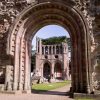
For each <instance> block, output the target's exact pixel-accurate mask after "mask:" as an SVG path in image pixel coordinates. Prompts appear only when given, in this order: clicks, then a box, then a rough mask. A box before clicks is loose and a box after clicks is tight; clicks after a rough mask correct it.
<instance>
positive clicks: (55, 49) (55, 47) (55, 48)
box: [55, 45, 57, 54]
mask: <svg viewBox="0 0 100 100" xmlns="http://www.w3.org/2000/svg"><path fill="white" fill-rule="evenodd" d="M55 54H57V53H56V45H55Z"/></svg>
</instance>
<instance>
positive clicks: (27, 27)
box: [5, 1, 91, 93]
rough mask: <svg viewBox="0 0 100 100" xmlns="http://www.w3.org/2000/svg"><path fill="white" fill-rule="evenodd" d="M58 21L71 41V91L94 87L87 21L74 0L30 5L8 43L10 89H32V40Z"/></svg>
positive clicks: (85, 90)
mask: <svg viewBox="0 0 100 100" xmlns="http://www.w3.org/2000/svg"><path fill="white" fill-rule="evenodd" d="M49 24H57V25H60V26H62V27H64V28H65V29H67V30H68V32H69V34H70V37H71V42H72V57H71V61H72V63H71V66H72V68H71V74H72V91H73V92H81V93H87V92H89V91H90V90H91V81H90V80H91V79H90V78H89V75H90V73H89V70H90V69H89V68H90V54H89V49H90V46H89V35H88V24H87V22H86V19H85V18H84V16H83V15H82V13H81V12H80V11H79V10H78V9H77V8H75V7H74V6H73V4H72V3H66V4H64V3H59V2H53V1H52V2H44V3H39V4H36V5H31V6H29V7H28V8H26V9H25V10H24V11H22V12H21V13H20V15H19V16H18V18H17V19H16V21H15V23H14V25H12V27H11V29H10V31H9V36H8V43H7V55H8V56H9V57H8V64H7V65H6V69H7V70H9V73H6V81H5V87H6V89H7V90H9V91H18V90H20V91H30V89H31V87H30V74H29V73H30V67H29V66H30V57H31V42H32V38H33V37H34V35H35V33H36V32H37V31H38V30H39V29H40V28H42V27H43V26H45V25H49Z"/></svg>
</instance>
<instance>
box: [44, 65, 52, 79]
mask: <svg viewBox="0 0 100 100" xmlns="http://www.w3.org/2000/svg"><path fill="white" fill-rule="evenodd" d="M50 75H51V67H50V65H49V63H45V64H44V66H43V77H44V78H46V79H48V77H50Z"/></svg>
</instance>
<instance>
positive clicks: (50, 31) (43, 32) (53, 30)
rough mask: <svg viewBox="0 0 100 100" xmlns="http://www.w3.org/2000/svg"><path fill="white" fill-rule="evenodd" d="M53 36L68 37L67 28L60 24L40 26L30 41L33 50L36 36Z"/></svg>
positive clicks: (43, 37)
mask: <svg viewBox="0 0 100 100" xmlns="http://www.w3.org/2000/svg"><path fill="white" fill-rule="evenodd" d="M54 36H57V37H58V36H66V37H70V36H69V34H68V32H67V30H65V29H64V28H63V27H61V26H58V25H48V26H45V27H43V28H41V29H40V30H39V31H38V32H37V33H36V34H35V36H34V38H33V41H32V45H33V50H35V49H36V37H39V38H42V39H46V38H49V37H54Z"/></svg>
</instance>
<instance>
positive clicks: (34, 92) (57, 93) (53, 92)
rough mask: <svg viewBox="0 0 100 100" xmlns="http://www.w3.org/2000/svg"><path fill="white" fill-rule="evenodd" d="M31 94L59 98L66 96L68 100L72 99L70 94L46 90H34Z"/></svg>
mask: <svg viewBox="0 0 100 100" xmlns="http://www.w3.org/2000/svg"><path fill="white" fill-rule="evenodd" d="M31 92H32V93H33V94H43V95H60V96H68V97H69V98H72V97H73V96H72V94H71V93H70V92H69V91H68V92H59V91H47V90H35V89H33V90H32V91H31Z"/></svg>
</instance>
